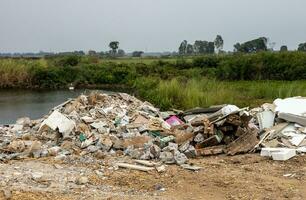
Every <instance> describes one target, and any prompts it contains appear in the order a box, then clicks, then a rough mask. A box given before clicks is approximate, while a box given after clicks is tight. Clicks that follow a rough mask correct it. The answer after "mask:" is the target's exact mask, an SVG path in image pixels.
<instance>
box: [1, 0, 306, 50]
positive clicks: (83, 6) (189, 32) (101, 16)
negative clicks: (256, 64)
mask: <svg viewBox="0 0 306 200" xmlns="http://www.w3.org/2000/svg"><path fill="white" fill-rule="evenodd" d="M305 8H306V1H305V0H0V52H2V53H5V52H38V51H53V52H62V51H74V50H84V51H88V50H96V51H106V50H109V48H108V44H109V42H110V41H113V40H116V41H119V42H120V48H122V49H124V50H125V51H126V52H131V51H134V50H143V51H146V52H163V51H177V49H178V46H179V44H180V42H181V41H182V40H187V41H188V42H190V43H193V42H194V41H195V40H207V41H213V40H214V39H215V37H216V35H217V34H220V35H222V37H223V39H224V49H225V50H232V49H233V44H235V43H237V42H245V41H248V40H251V39H254V38H257V37H261V36H265V37H268V38H269V39H270V43H272V42H275V43H276V45H275V49H279V47H280V46H281V45H284V44H285V45H287V46H288V48H289V49H296V48H297V46H298V44H299V43H301V42H306V12H305Z"/></svg>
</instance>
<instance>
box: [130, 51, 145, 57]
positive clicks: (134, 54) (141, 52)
mask: <svg viewBox="0 0 306 200" xmlns="http://www.w3.org/2000/svg"><path fill="white" fill-rule="evenodd" d="M142 54H143V51H134V52H133V53H132V57H141V55H142Z"/></svg>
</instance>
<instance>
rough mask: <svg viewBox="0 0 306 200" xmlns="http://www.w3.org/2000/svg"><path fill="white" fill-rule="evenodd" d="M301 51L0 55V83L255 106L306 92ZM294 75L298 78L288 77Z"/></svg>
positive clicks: (172, 103)
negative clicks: (146, 55)
mask: <svg viewBox="0 0 306 200" xmlns="http://www.w3.org/2000/svg"><path fill="white" fill-rule="evenodd" d="M304 79H306V54H305V53H302V52H283V53H273V52H262V53H258V54H247V55H211V56H196V57H187V58H184V57H181V58H171V59H152V58H150V59H145V58H141V59H135V58H134V59H126V58H125V59H120V58H118V59H113V60H109V59H100V58H96V57H90V56H83V57H78V56H73V55H70V56H61V57H54V58H46V59H38V60H29V59H0V80H1V81H0V88H11V89H14V88H26V89H33V88H36V89H37V88H39V89H41V88H45V89H60V88H68V87H69V86H71V85H72V86H75V88H91V89H92V88H94V89H104V90H111V91H121V92H128V93H130V94H134V95H136V96H137V97H138V98H141V99H142V100H148V101H150V102H152V103H154V105H155V106H157V107H160V108H161V109H163V110H167V109H171V108H178V109H188V108H192V107H197V106H199V107H206V106H210V105H215V104H223V103H233V104H236V105H238V106H241V107H243V106H245V105H251V106H258V105H260V104H261V103H262V102H269V101H272V100H273V99H275V98H279V97H281V98H285V97H289V96H297V95H301V96H305V95H306V92H305V91H306V90H305V89H306V81H304ZM293 80H298V81H293Z"/></svg>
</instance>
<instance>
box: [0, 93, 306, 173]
mask: <svg viewBox="0 0 306 200" xmlns="http://www.w3.org/2000/svg"><path fill="white" fill-rule="evenodd" d="M294 100H297V99H294ZM281 101H282V100H278V101H276V102H275V104H264V105H263V106H262V107H260V108H255V109H252V110H250V111H248V108H242V109H240V108H238V107H237V106H234V105H220V106H212V107H210V108H196V109H192V110H188V111H185V112H183V111H179V110H173V111H169V112H160V111H159V110H158V109H157V108H155V107H154V106H152V105H151V104H150V103H148V102H142V101H140V100H138V99H136V98H135V97H133V96H130V95H128V94H125V93H117V94H112V95H108V94H103V93H91V94H90V95H88V96H86V95H81V96H79V97H78V98H76V99H70V100H68V101H66V102H64V103H62V104H61V105H58V106H57V107H55V108H53V109H52V110H51V111H50V113H49V114H48V115H47V116H45V117H44V118H42V119H39V120H30V119H29V118H27V117H25V118H20V119H18V120H17V121H16V124H14V125H6V126H0V160H3V161H4V160H11V159H20V158H26V157H35V158H39V157H47V156H55V159H59V160H60V159H64V158H65V157H66V156H67V155H71V154H75V155H80V156H83V155H93V156H95V157H99V158H103V157H105V156H107V155H114V156H121V155H122V156H123V155H127V156H129V157H131V158H133V159H137V160H152V159H155V160H158V161H161V162H163V163H167V164H172V163H176V164H178V165H181V166H184V167H186V168H192V166H188V165H187V166H186V163H188V159H189V158H195V157H199V156H208V155H217V154H224V153H225V154H227V155H235V154H240V153H247V152H250V151H252V152H253V151H256V150H258V149H261V147H264V148H263V149H262V152H261V153H262V155H267V156H272V157H273V158H274V157H275V156H273V155H275V154H277V153H278V154H281V153H282V151H283V149H284V148H279V147H287V150H288V149H289V150H290V149H291V150H292V148H294V150H293V151H294V152H296V150H303V149H301V148H302V146H305V147H306V143H305V136H306V134H304V133H306V128H305V127H304V126H306V117H304V116H303V115H302V114H304V113H300V109H297V111H298V112H299V113H292V112H291V111H290V112H287V110H286V111H285V112H284V110H285V109H286V108H287V106H286V105H284V104H286V100H283V101H285V102H283V104H282V103H281ZM301 101H303V102H306V99H302V100H301ZM305 108H306V106H305ZM297 114H298V115H297ZM277 115H278V117H276V116H277ZM284 121H285V122H284ZM274 125H275V126H274ZM276 147H277V148H276ZM305 147H303V148H305ZM304 150H305V149H304ZM285 151H286V150H285ZM138 162H141V161H138ZM142 163H143V162H142ZM146 164H147V163H146ZM121 166H123V167H127V166H128V167H131V166H130V165H127V164H121ZM132 167H134V168H135V166H132ZM136 168H139V167H138V166H136ZM192 169H193V168H192Z"/></svg>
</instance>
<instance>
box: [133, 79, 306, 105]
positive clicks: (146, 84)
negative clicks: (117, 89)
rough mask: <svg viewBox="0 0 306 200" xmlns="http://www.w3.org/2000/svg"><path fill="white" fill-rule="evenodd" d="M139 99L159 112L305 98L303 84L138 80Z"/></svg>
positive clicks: (202, 80) (290, 82)
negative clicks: (157, 108)
mask: <svg viewBox="0 0 306 200" xmlns="http://www.w3.org/2000/svg"><path fill="white" fill-rule="evenodd" d="M136 88H137V91H138V95H139V96H140V97H142V98H144V99H146V100H148V101H150V102H152V103H153V104H155V105H158V106H160V107H161V108H162V109H169V108H181V109H188V108H193V107H207V106H211V105H217V104H227V103H232V104H236V105H239V106H240V107H245V106H251V107H253V106H258V105H261V104H262V103H264V102H272V101H273V100H274V99H276V98H285V97H291V96H306V81H218V80H215V79H206V78H200V79H198V78H195V79H189V80H182V79H177V78H174V79H172V80H158V79H155V78H150V79H139V80H138V81H137V83H136Z"/></svg>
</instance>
